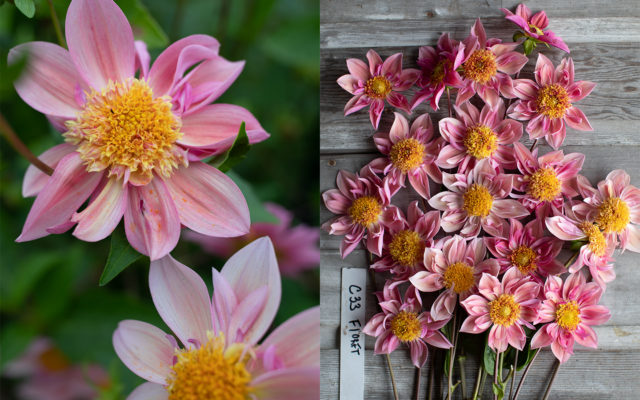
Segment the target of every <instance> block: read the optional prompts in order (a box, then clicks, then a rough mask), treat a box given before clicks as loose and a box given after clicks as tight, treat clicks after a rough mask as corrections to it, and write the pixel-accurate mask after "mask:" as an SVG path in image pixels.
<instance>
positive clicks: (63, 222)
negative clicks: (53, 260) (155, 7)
mask: <svg viewBox="0 0 640 400" xmlns="http://www.w3.org/2000/svg"><path fill="white" fill-rule="evenodd" d="M65 26H66V39H67V43H68V45H69V50H68V51H67V50H66V49H63V48H62V47H59V46H57V45H55V44H51V43H45V42H30V43H25V44H21V45H19V46H16V47H14V48H13V49H12V50H11V51H10V53H9V61H10V62H14V61H15V60H17V59H18V58H20V57H21V56H22V55H28V56H29V62H28V66H27V69H26V73H25V74H24V75H23V76H22V77H21V78H20V79H19V80H18V81H17V82H16V83H15V87H16V91H17V92H18V94H19V95H20V97H22V99H23V100H24V101H25V102H26V103H27V104H29V105H30V106H31V107H33V108H34V109H36V110H38V111H40V112H42V113H44V114H45V115H46V116H47V117H48V118H49V119H50V120H52V121H53V122H54V124H55V125H56V126H57V127H58V128H59V129H61V130H62V131H63V132H64V133H63V136H64V138H65V141H66V142H67V143H65V144H61V145H58V146H55V147H53V148H52V149H50V150H48V151H46V152H45V153H44V154H43V155H42V160H43V161H45V162H47V163H48V164H49V165H50V166H51V167H53V168H54V172H53V175H52V176H51V177H48V176H47V175H45V174H44V173H42V172H40V171H37V170H36V169H35V168H34V167H30V168H29V170H28V171H27V174H26V176H25V181H24V186H23V193H24V195H25V196H34V195H37V197H36V200H35V202H34V204H33V207H32V208H31V211H30V212H29V215H28V217H27V220H26V222H25V225H24V227H23V230H22V233H21V235H20V237H18V239H17V241H19V242H22V241H28V240H33V239H37V238H40V237H43V236H47V235H48V234H50V233H61V232H64V231H66V230H68V229H70V228H71V227H73V226H74V225H75V230H74V232H73V234H74V235H75V236H76V237H78V238H79V239H81V240H85V241H91V242H93V241H98V240H101V239H104V238H105V237H107V236H109V235H110V234H111V232H112V231H113V229H114V228H115V227H116V226H117V225H118V223H119V221H120V219H121V218H122V217H123V216H124V225H125V230H126V234H127V238H128V240H129V243H131V245H132V246H133V247H134V248H135V249H136V250H138V251H139V252H141V253H143V254H146V255H148V256H149V257H150V258H151V259H152V260H157V259H159V258H161V257H163V256H165V255H166V254H168V253H169V252H170V251H171V250H172V249H173V248H174V247H175V245H176V243H177V242H178V238H179V236H180V227H181V225H184V226H186V227H187V228H190V229H192V230H194V231H196V232H200V233H202V234H205V235H209V236H220V237H229V236H238V235H242V234H244V233H246V232H247V231H248V229H249V210H248V208H247V204H246V202H245V200H244V197H243V195H242V193H241V192H240V190H239V189H238V187H237V186H236V185H235V184H234V183H233V181H231V179H229V178H228V177H227V176H226V175H224V174H223V173H222V172H220V171H218V170H217V169H215V168H213V167H211V166H209V165H207V164H206V163H204V162H201V161H200V160H201V159H202V158H204V157H207V156H210V155H215V154H219V153H222V152H224V151H225V150H226V149H228V148H229V147H230V146H231V145H232V143H233V141H234V139H235V137H236V136H237V133H238V130H239V127H240V124H241V123H242V122H243V121H244V122H245V123H246V129H247V133H248V136H249V139H250V142H251V143H256V142H258V141H261V140H264V139H266V138H267V137H268V134H267V133H266V132H265V131H264V130H263V129H262V127H261V126H260V124H259V123H258V121H257V120H256V119H255V118H254V117H253V115H251V113H249V112H248V111H247V110H245V109H244V108H241V107H238V106H234V105H229V104H215V105H209V103H211V102H212V101H214V100H215V99H217V98H218V97H219V96H220V95H221V94H222V93H223V92H224V91H225V90H226V89H227V88H228V87H229V86H230V85H231V84H232V83H233V81H234V80H235V79H236V78H237V76H238V75H239V74H240V72H241V70H242V68H243V66H244V62H229V61H227V60H225V59H224V58H222V57H220V56H219V55H218V48H219V44H218V41H217V40H215V39H214V38H212V37H209V36H204V35H194V36H189V37H187V38H184V39H182V40H180V41H178V42H176V43H174V44H172V45H171V46H170V47H169V48H167V49H166V50H165V51H164V52H163V53H162V54H160V56H159V57H158V59H157V60H156V61H155V63H154V64H153V66H152V67H151V68H149V54H148V53H147V51H146V46H145V45H144V43H142V42H135V43H134V40H133V33H132V31H131V26H130V25H129V23H128V22H127V19H126V17H125V16H124V14H123V13H122V11H121V10H120V9H119V8H118V6H117V5H116V4H115V3H114V2H113V1H111V0H104V1H98V0H73V1H72V2H71V5H70V6H69V10H68V12H67V19H66V23H65ZM198 63H199V64H198ZM191 67H194V68H193V69H192V70H191V71H189V72H188V73H187V70H189V69H190V68H191ZM138 69H139V70H140V74H139V76H138V77H136V70H138ZM87 199H89V204H88V205H87V207H86V208H84V209H83V210H82V211H80V212H77V211H78V209H79V208H80V207H81V206H82V205H83V204H84V203H85V201H87Z"/></svg>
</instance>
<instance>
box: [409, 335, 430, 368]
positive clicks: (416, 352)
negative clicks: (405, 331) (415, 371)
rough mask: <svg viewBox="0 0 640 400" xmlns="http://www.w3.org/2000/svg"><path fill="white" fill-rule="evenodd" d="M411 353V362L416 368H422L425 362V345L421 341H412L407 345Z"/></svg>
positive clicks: (426, 352)
mask: <svg viewBox="0 0 640 400" xmlns="http://www.w3.org/2000/svg"><path fill="white" fill-rule="evenodd" d="M409 350H410V351H411V362H413V365H414V366H415V367H416V368H422V366H423V365H424V363H426V362H427V354H428V351H427V345H426V344H425V343H424V342H423V341H422V340H414V341H412V342H410V343H409Z"/></svg>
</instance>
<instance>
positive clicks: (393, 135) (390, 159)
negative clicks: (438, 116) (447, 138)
mask: <svg viewBox="0 0 640 400" xmlns="http://www.w3.org/2000/svg"><path fill="white" fill-rule="evenodd" d="M432 139H433V124H432V123H431V117H430V116H429V114H423V115H421V116H419V117H418V118H416V119H415V121H413V123H412V124H411V129H409V122H407V119H406V118H405V117H404V116H402V114H400V113H395V119H394V121H393V125H391V129H390V131H389V133H386V132H378V133H376V134H375V135H374V136H373V141H374V142H375V144H376V147H377V148H378V151H380V152H381V153H382V154H384V155H386V157H380V158H376V159H375V160H373V161H371V163H369V165H370V166H371V168H372V169H373V171H374V172H377V173H380V174H384V175H386V176H388V177H389V180H390V181H391V182H392V183H393V184H395V185H397V186H403V187H404V186H405V179H406V177H409V183H411V186H412V187H413V188H414V189H415V191H416V192H418V194H419V195H420V196H422V197H424V198H425V199H428V198H429V197H431V194H430V193H429V178H431V179H432V180H433V181H434V182H436V183H441V182H442V173H441V172H440V169H439V168H438V167H437V166H436V164H435V160H436V157H437V156H438V153H439V152H440V149H441V148H442V146H443V144H444V142H443V140H442V139H441V138H436V139H433V140H432Z"/></svg>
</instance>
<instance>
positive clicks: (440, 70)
mask: <svg viewBox="0 0 640 400" xmlns="http://www.w3.org/2000/svg"><path fill="white" fill-rule="evenodd" d="M449 67H451V61H449V60H448V59H446V58H445V59H442V60H440V61H438V63H437V64H436V66H435V67H433V71H431V84H433V85H437V84H438V83H442V81H443V80H444V76H445V73H446V69H447V68H449Z"/></svg>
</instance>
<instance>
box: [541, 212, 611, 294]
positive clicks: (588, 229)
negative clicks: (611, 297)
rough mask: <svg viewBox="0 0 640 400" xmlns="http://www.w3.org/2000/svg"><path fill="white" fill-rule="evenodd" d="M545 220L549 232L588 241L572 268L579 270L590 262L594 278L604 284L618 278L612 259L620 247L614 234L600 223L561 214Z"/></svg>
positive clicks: (563, 238)
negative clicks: (605, 229)
mask: <svg viewBox="0 0 640 400" xmlns="http://www.w3.org/2000/svg"><path fill="white" fill-rule="evenodd" d="M572 217H576V216H575V215H573V216H572ZM545 223H546V225H547V229H549V232H551V234H553V235H554V236H555V237H557V238H558V239H561V240H565V241H573V240H579V241H583V242H584V244H583V245H582V246H581V247H580V250H579V252H578V256H577V258H576V260H575V261H574V262H573V263H572V264H571V265H569V266H568V267H569V272H571V273H572V274H575V273H576V272H578V271H579V270H580V268H582V267H583V266H584V265H586V266H587V267H589V272H590V273H591V277H592V278H593V280H594V281H595V282H597V283H598V285H600V286H602V287H605V285H606V284H607V283H609V282H611V281H613V280H614V279H615V278H616V273H615V271H614V270H613V263H612V262H613V261H614V260H613V258H612V257H611V255H612V254H613V251H614V250H615V248H616V242H615V238H614V237H612V236H609V237H606V236H605V235H604V233H603V232H602V231H601V230H600V228H599V227H598V225H596V224H594V223H593V222H590V221H589V220H578V219H576V218H569V217H568V216H564V215H557V216H555V217H549V218H547V219H546V220H545Z"/></svg>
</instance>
